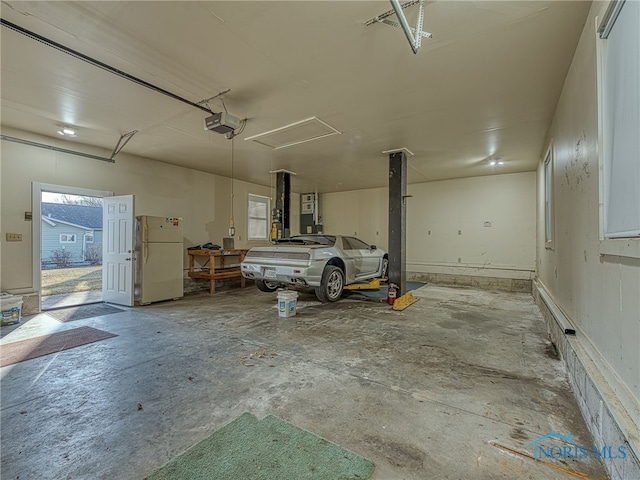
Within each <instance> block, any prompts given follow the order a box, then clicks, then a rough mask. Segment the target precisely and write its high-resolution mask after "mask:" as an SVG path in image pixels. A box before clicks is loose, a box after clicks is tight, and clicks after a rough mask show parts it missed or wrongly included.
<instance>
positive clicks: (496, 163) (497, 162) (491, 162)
mask: <svg viewBox="0 0 640 480" xmlns="http://www.w3.org/2000/svg"><path fill="white" fill-rule="evenodd" d="M489 165H491V166H492V167H495V166H496V165H504V162H503V161H502V160H500V159H493V160H491V161H490V162H489Z"/></svg>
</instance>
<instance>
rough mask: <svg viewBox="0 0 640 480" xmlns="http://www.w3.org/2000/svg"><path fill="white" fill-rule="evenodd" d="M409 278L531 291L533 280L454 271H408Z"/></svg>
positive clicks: (419, 280)
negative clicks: (464, 273) (461, 273)
mask: <svg viewBox="0 0 640 480" xmlns="http://www.w3.org/2000/svg"><path fill="white" fill-rule="evenodd" d="M407 280H412V281H415V282H426V283H431V284H433V285H446V286H453V287H475V288H482V289H484V290H502V291H506V292H521V293H531V288H532V287H531V285H532V284H531V280H528V279H522V278H503V277H485V276H479V275H460V274H454V273H424V272H407Z"/></svg>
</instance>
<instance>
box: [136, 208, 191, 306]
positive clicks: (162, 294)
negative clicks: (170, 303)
mask: <svg viewBox="0 0 640 480" xmlns="http://www.w3.org/2000/svg"><path fill="white" fill-rule="evenodd" d="M182 240H183V237H182V219H181V218H170V217H152V216H149V215H143V216H140V217H136V262H135V265H136V277H135V278H136V282H135V290H134V297H135V303H136V305H147V304H149V303H152V302H159V301H162V300H177V299H178V298H182V296H183V295H184V284H183V276H184V266H183V257H184V250H183V248H182Z"/></svg>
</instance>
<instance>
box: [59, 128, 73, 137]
mask: <svg viewBox="0 0 640 480" xmlns="http://www.w3.org/2000/svg"><path fill="white" fill-rule="evenodd" d="M58 134H59V135H62V136H63V137H75V136H76V131H75V130H74V129H73V128H69V127H63V128H61V129H60V130H58Z"/></svg>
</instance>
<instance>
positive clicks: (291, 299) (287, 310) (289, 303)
mask: <svg viewBox="0 0 640 480" xmlns="http://www.w3.org/2000/svg"><path fill="white" fill-rule="evenodd" d="M297 303H298V292H294V291H292V290H278V316H280V317H293V316H294V315H295V314H296V306H297Z"/></svg>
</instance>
